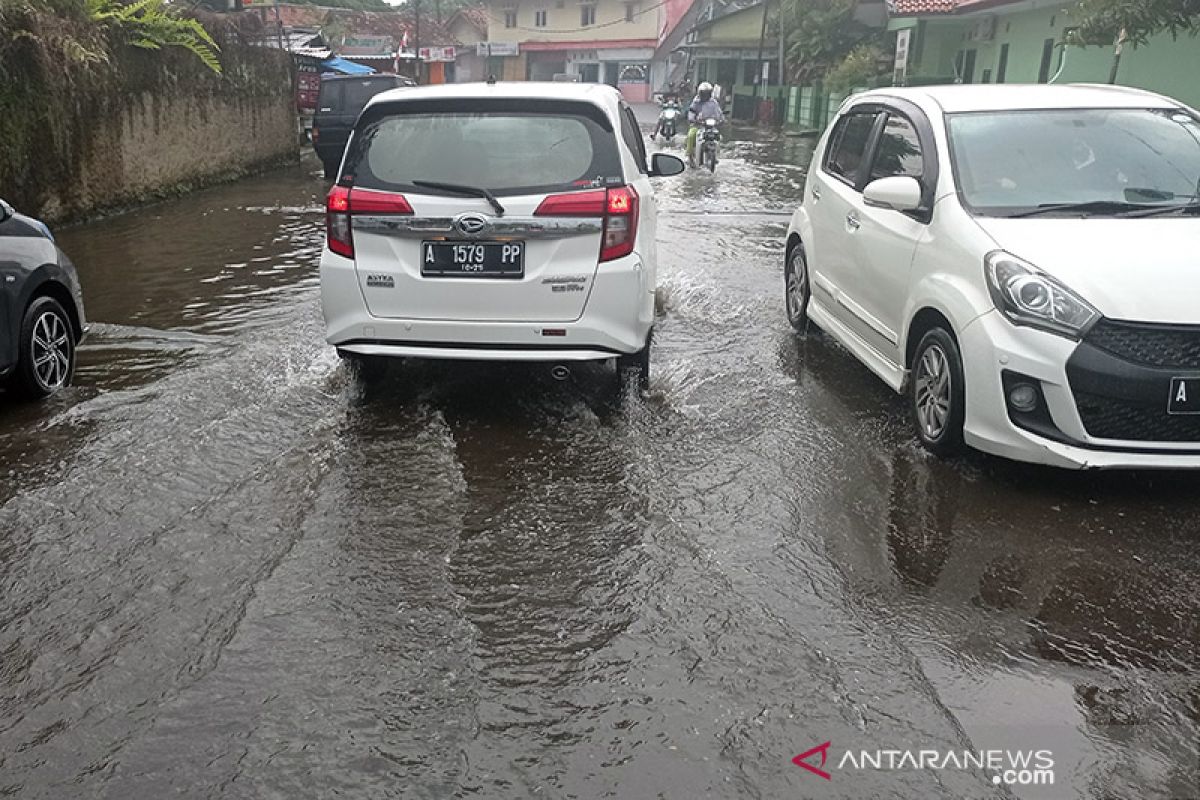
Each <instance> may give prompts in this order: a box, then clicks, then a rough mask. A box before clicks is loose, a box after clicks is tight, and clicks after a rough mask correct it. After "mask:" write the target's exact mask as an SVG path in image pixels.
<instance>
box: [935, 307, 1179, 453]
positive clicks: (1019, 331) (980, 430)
mask: <svg viewBox="0 0 1200 800" xmlns="http://www.w3.org/2000/svg"><path fill="white" fill-rule="evenodd" d="M959 338H960V342H959V343H960V345H961V348H962V353H963V362H964V365H963V369H964V373H965V376H964V377H965V379H966V387H967V403H966V405H967V413H966V421H965V424H964V430H963V433H964V438H965V440H966V442H967V444H968V445H970V446H971V447H974V448H976V449H978V450H982V451H984V452H988V453H992V454H995V455H999V456H1003V457H1005V458H1011V459H1014V460H1017V461H1025V462H1030V463H1037V464H1047V465H1051V466H1056V467H1066V468H1070V469H1200V442H1186V441H1185V442H1181V441H1167V442H1162V441H1143V440H1120V439H1105V438H1100V437H1098V436H1093V435H1091V434H1089V433H1088V430H1087V428H1086V427H1085V426H1084V423H1083V420H1082V418H1081V417H1080V413H1079V408H1078V406H1077V404H1076V396H1075V393H1074V392H1073V391H1072V383H1071V379H1070V377H1069V376H1068V363H1070V362H1072V359H1073V358H1074V357H1075V356H1076V352H1077V350H1080V349H1081V348H1087V345H1080V344H1079V343H1078V342H1075V341H1072V340H1069V339H1065V338H1063V337H1061V336H1055V335H1054V334H1050V333H1046V332H1044V331H1040V330H1036V329H1034V328H1026V327H1019V326H1015V325H1012V324H1011V323H1009V322H1008V320H1006V319H1005V318H1004V317H1003V316H1002V315H1001V314H1000V313H999V312H997V311H991V312H988V313H986V314H984V315H983V316H981V317H979V318H978V319H976V320H974V321H973V322H971V323H970V324H969V325H967V326H966V328H964V329H963V330H962V331H961V332H960V337H959ZM1075 363H1079V362H1078V360H1076V361H1075ZM1089 363H1090V362H1089ZM1093 366H1094V364H1093ZM1109 366H1110V368H1111V369H1112V374H1111V375H1110V376H1109V379H1110V381H1111V382H1112V385H1114V386H1119V383H1120V382H1121V381H1122V380H1127V379H1128V376H1127V375H1122V374H1121V372H1120V371H1119V370H1117V369H1116V368H1115V366H1113V365H1109ZM1005 372H1008V373H1009V374H1010V375H1011V374H1013V373H1015V374H1018V375H1022V376H1028V377H1029V378H1033V379H1035V380H1036V381H1037V382H1038V384H1039V388H1040V390H1041V393H1042V398H1043V401H1044V403H1045V408H1046V410H1047V411H1048V413H1049V419H1050V420H1051V421H1052V423H1053V425H1052V426H1051V431H1050V432H1045V431H1040V432H1035V431H1033V430H1028V429H1026V428H1024V427H1022V426H1020V425H1018V424H1016V423H1015V422H1014V420H1013V416H1012V415H1011V414H1010V412H1009V409H1008V405H1007V403H1006V401H1005V390H1004V385H1003V378H1002V375H1003V373H1005ZM1093 377H1094V378H1098V379H1099V380H1100V381H1101V382H1103V381H1104V376H1103V375H1093ZM1075 388H1079V387H1075ZM1118 391H1120V389H1119V388H1118ZM1165 402H1166V395H1165V393H1164V394H1163V403H1164V405H1165Z"/></svg>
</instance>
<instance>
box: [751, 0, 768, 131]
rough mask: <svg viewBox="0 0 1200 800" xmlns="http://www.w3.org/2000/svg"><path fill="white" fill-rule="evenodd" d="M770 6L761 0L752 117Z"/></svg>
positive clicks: (760, 77) (756, 104)
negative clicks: (760, 26) (761, 8)
mask: <svg viewBox="0 0 1200 800" xmlns="http://www.w3.org/2000/svg"><path fill="white" fill-rule="evenodd" d="M770 7H771V3H770V0H763V15H762V29H761V30H760V31H759V33H758V60H757V61H755V62H754V73H755V78H754V88H753V90H752V92H753V93H752V94H751V97H753V98H754V99H753V106H754V109H753V110H752V111H751V112H750V113H751V114H753V115H754V118H757V117H758V85H759V84H760V83H762V64H763V46H764V43H765V42H766V39H767V10H768V9H769V8H770Z"/></svg>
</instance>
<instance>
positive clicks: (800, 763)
mask: <svg viewBox="0 0 1200 800" xmlns="http://www.w3.org/2000/svg"><path fill="white" fill-rule="evenodd" d="M830 744H831V742H826V743H825V744H819V745H817V746H816V747H814V748H812V749H811V750H805V751H804V752H803V753H801V754H800V755H798V756H796V757H795V758H793V759H792V763H793V764H795V765H796V766H797V767H804V768H805V769H806V770H808V771H809V772H811V773H812V774H814V775H819V776H820V777H822V778H824V779H825V780H830V775H829V773H828V772H826V771H825V770H823V769H820V768H819V767H814V766H813V765H812V764H810V763H808V759H809V758H810V757H812V756H815V755H816V754H817V753H820V754H821V766H822V767H823V766H825V759H826V758H827V757H828V755H829V745H830Z"/></svg>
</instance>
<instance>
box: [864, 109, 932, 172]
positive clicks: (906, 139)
mask: <svg viewBox="0 0 1200 800" xmlns="http://www.w3.org/2000/svg"><path fill="white" fill-rule="evenodd" d="M924 173H925V160H924V158H923V155H922V153H921V140H920V138H918V136H917V129H916V128H914V127H913V124H912V123H911V122H909V121H908V119H907V118H906V117H903V116H901V115H900V114H889V115H888V118H887V122H886V123H885V124H884V126H883V132H882V133H881V134H880V136H879V145H878V147H877V148H876V149H875V161H874V163H873V164H872V166H871V180H875V179H877V178H890V177H893V176H904V177H909V178H920V177H921V176H922V175H923V174H924Z"/></svg>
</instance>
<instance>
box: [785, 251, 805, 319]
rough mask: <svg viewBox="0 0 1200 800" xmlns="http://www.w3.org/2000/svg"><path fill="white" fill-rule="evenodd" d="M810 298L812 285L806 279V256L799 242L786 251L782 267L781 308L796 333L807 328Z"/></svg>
mask: <svg viewBox="0 0 1200 800" xmlns="http://www.w3.org/2000/svg"><path fill="white" fill-rule="evenodd" d="M811 298H812V285H811V284H810V283H809V277H808V255H807V254H806V253H805V251H804V245H803V244H802V243H800V242H797V243H796V246H795V247H793V248H792V249H791V250H790V251H788V256H787V260H786V261H785V262H784V265H783V307H784V310H785V311H786V312H787V318H788V322H789V323H790V324H791V326H792V328H794V329H795V330H797V331H801V332H802V331H804V330H806V329H807V328H808V302H809V300H810V299H811Z"/></svg>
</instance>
